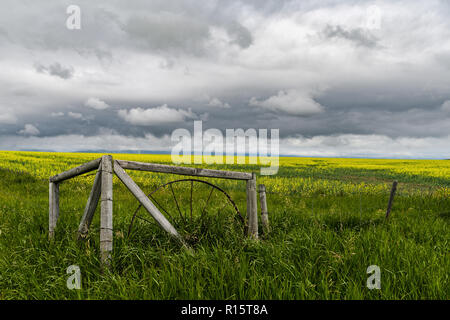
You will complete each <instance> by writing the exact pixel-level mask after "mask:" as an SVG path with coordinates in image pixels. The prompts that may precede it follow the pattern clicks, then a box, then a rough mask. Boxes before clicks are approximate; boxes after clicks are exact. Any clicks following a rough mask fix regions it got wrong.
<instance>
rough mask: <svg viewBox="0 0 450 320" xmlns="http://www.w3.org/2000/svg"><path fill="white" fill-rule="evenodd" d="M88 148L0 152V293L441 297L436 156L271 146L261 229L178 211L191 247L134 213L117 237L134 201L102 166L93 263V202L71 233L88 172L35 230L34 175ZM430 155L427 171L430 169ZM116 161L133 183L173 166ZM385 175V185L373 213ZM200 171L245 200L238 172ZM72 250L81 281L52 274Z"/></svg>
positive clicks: (71, 162) (443, 192)
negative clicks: (375, 278) (71, 283)
mask: <svg viewBox="0 0 450 320" xmlns="http://www.w3.org/2000/svg"><path fill="white" fill-rule="evenodd" d="M96 156H98V155H92V154H86V155H76V156H75V155H71V154H40V153H7V152H0V299H448V298H449V297H450V294H449V293H450V286H449V270H450V255H449V238H450V237H449V234H450V232H449V218H450V199H449V188H450V177H449V176H448V175H447V174H445V173H444V174H442V172H441V171H442V170H447V171H444V172H447V173H448V172H449V171H448V168H449V167H450V165H448V164H447V163H448V162H447V163H445V162H431V163H427V164H426V166H427V169H426V170H427V171H425V169H424V171H423V173H422V174H420V172H419V173H418V170H417V168H418V167H420V166H424V163H423V162H420V161H417V162H414V161H407V162H405V161H401V160H399V161H395V160H386V161H384V162H383V161H374V162H371V161H370V160H366V161H367V164H364V163H363V162H362V161H363V160H361V159H355V160H354V159H346V160H342V163H344V164H345V167H342V166H340V165H337V164H335V160H334V159H316V160H313V161H312V160H311V159H286V160H283V159H282V161H281V165H282V167H281V168H280V172H279V175H277V176H275V177H259V178H258V179H259V182H264V183H265V184H266V185H267V186H268V195H267V196H268V207H269V212H270V223H271V227H272V232H271V233H270V234H268V235H262V236H261V240H260V241H258V242H255V241H252V240H247V239H245V238H244V237H243V236H242V230H241V229H240V228H238V227H236V225H232V222H231V221H230V220H229V219H228V220H227V219H226V218H225V219H222V220H221V218H218V220H214V221H211V223H210V224H209V227H208V228H206V229H199V228H198V225H194V224H192V225H191V227H192V228H191V229H192V230H195V232H196V236H198V239H197V241H196V243H195V245H194V250H193V251H192V252H189V251H186V250H183V249H181V248H180V247H179V246H178V245H177V244H176V243H175V242H174V241H172V240H171V239H169V237H168V236H167V235H166V234H164V232H163V231H162V230H161V229H160V228H158V227H157V226H156V225H153V224H146V223H143V222H139V223H137V225H136V228H135V229H134V232H133V235H132V237H130V238H127V237H126V233H127V228H128V225H129V222H130V219H131V216H132V213H133V211H134V210H135V209H136V207H137V202H136V201H135V200H134V199H133V198H132V196H131V195H130V194H129V193H128V192H127V190H126V189H125V188H124V187H123V186H122V185H121V184H120V182H119V181H118V180H117V178H115V179H114V198H115V202H114V228H115V237H114V252H113V264H112V270H111V271H110V272H109V271H105V272H101V270H100V261H99V241H98V239H99V218H98V216H99V214H98V213H99V211H98V209H97V212H96V216H95V218H94V221H93V224H92V227H91V232H90V235H89V237H88V239H86V240H85V241H82V242H77V241H76V229H77V227H78V223H79V220H80V218H81V214H82V212H83V209H84V206H85V202H86V200H87V197H88V195H89V191H90V188H91V185H92V181H93V176H89V177H80V178H77V179H75V180H72V181H69V182H66V183H64V184H63V185H62V186H61V217H60V220H59V221H58V227H57V232H56V238H55V240H54V241H53V242H49V241H48V238H47V237H48V233H47V229H48V176H49V175H50V174H56V173H59V172H60V171H62V170H65V169H68V168H70V167H73V166H76V165H78V164H81V163H83V162H86V161H87V160H90V159H93V158H95V157H96ZM115 157H117V158H124V159H133V158H134V156H133V155H127V156H120V157H119V156H118V155H117V156H115ZM140 157H141V158H139V159H137V160H138V161H152V160H153V161H159V162H165V161H164V158H161V159H155V158H152V157H156V156H148V159H147V160H145V159H144V160H143V159H142V157H144V156H140ZM374 163H375V164H376V167H372V166H375V165H374ZM385 163H388V165H386V167H385V168H380V167H379V166H380V165H383V164H385ZM352 166H353V167H352ZM361 166H363V167H361ZM364 166H366V167H364ZM40 167H44V168H45V170H44V171H43V172H41V171H39V169H37V168H40ZM214 167H215V168H225V166H223V167H221V166H214ZM226 168H228V169H235V170H241V171H255V172H257V171H258V170H257V168H258V167H256V166H249V165H246V166H237V165H236V166H227V167H226ZM430 168H431V169H430ZM433 168H437V169H436V170H437V171H440V173H439V174H434V175H433V174H430V172H434V171H433V170H432V169H433ZM442 168H444V169H442ZM49 173H50V174H49ZM130 175H131V176H132V177H133V178H134V179H135V180H136V182H137V183H138V184H139V185H140V186H141V187H142V189H143V190H144V191H145V192H150V191H151V190H153V189H154V188H155V186H157V185H160V184H161V183H162V182H164V181H170V180H172V179H174V178H175V177H174V176H171V175H162V174H148V173H137V172H131V173H130ZM393 179H397V180H398V181H399V186H398V195H397V197H396V198H395V201H394V207H393V210H392V213H391V217H390V220H389V221H385V219H384V214H385V209H386V205H387V201H388V197H389V191H390V190H389V188H390V183H391V182H392V180H393ZM209 181H212V182H214V183H216V184H217V185H219V186H221V187H223V188H224V189H226V190H227V191H228V192H229V193H230V195H231V196H232V198H233V199H234V200H235V201H236V203H237V204H238V206H239V208H240V210H241V211H242V212H244V213H245V186H244V185H243V183H238V182H233V181H218V180H212V179H210V180H209ZM187 194H188V191H186V192H185V194H184V195H183V196H185V197H186V196H187ZM201 195H203V196H206V195H204V194H202V193H201ZM161 196H162V199H163V200H162V201H164V202H166V201H168V198H164V197H165V195H164V194H162V195H161ZM166 196H167V195H166ZM198 201H199V202H201V200H200V198H199V200H198ZM213 209H217V208H213ZM150 219H151V218H150ZM192 232H194V231H192ZM73 264H75V265H78V266H79V267H80V268H81V277H82V279H81V280H82V289H81V290H69V289H67V287H66V280H67V278H68V276H69V275H67V274H66V269H67V267H68V266H70V265H73ZM370 265H378V266H379V267H380V268H381V287H382V288H381V290H369V289H368V288H367V287H366V280H367V278H368V276H369V275H368V274H366V269H367V267H368V266H370Z"/></svg>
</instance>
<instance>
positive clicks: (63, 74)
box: [34, 62, 74, 79]
mask: <svg viewBox="0 0 450 320" xmlns="http://www.w3.org/2000/svg"><path fill="white" fill-rule="evenodd" d="M34 68H35V69H36V71H37V72H39V73H47V74H49V75H52V76H55V77H60V78H61V79H70V78H72V76H73V72H74V70H73V68H72V67H64V66H62V65H61V64H60V63H58V62H55V63H53V64H51V65H49V66H44V65H42V64H40V63H36V64H35V65H34Z"/></svg>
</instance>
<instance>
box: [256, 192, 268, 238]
mask: <svg viewBox="0 0 450 320" xmlns="http://www.w3.org/2000/svg"><path fill="white" fill-rule="evenodd" d="M259 202H260V206H261V223H262V226H263V231H264V233H265V234H267V233H269V232H270V225H269V213H268V212H267V200H266V186H265V185H263V184H260V185H259Z"/></svg>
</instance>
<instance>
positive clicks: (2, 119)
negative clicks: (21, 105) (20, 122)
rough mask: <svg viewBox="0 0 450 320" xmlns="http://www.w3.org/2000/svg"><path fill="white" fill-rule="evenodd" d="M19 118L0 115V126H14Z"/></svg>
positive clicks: (12, 115) (8, 114)
mask: <svg viewBox="0 0 450 320" xmlns="http://www.w3.org/2000/svg"><path fill="white" fill-rule="evenodd" d="M16 122H17V118H16V116H15V115H14V114H12V113H0V124H14V123H16Z"/></svg>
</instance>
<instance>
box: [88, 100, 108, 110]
mask: <svg viewBox="0 0 450 320" xmlns="http://www.w3.org/2000/svg"><path fill="white" fill-rule="evenodd" d="M84 105H85V106H86V107H89V108H93V109H96V110H105V109H108V108H109V107H110V106H109V105H108V104H107V103H106V102H104V101H102V100H100V99H98V98H92V97H91V98H89V99H87V100H86V102H85V103H84Z"/></svg>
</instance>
